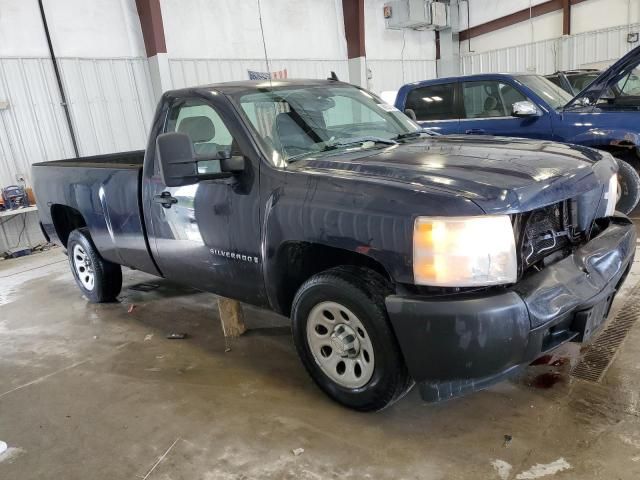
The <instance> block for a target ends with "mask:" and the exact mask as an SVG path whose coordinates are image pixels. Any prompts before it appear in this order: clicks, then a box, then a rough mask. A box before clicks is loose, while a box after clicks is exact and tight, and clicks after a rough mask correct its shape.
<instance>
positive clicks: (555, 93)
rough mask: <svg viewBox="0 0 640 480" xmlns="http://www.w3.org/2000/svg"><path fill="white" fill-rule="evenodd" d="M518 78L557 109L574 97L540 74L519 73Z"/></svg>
mask: <svg viewBox="0 0 640 480" xmlns="http://www.w3.org/2000/svg"><path fill="white" fill-rule="evenodd" d="M516 79H517V80H518V81H519V82H520V83H522V84H524V85H525V86H527V87H529V88H530V89H531V90H532V91H533V92H534V93H535V94H536V95H538V96H539V97H540V98H541V99H543V100H544V101H545V102H547V103H548V104H549V106H550V107H551V108H553V109H555V110H558V109H560V108H562V107H564V106H565V105H566V104H567V103H569V102H570V101H571V99H572V98H573V97H572V96H571V95H570V94H569V93H567V92H566V91H565V90H563V89H562V88H560V87H559V86H557V85H555V84H554V83H553V82H551V81H549V80H548V79H546V78H544V77H541V76H540V75H519V76H517V77H516Z"/></svg>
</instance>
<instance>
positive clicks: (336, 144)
mask: <svg viewBox="0 0 640 480" xmlns="http://www.w3.org/2000/svg"><path fill="white" fill-rule="evenodd" d="M367 142H372V143H381V144H383V145H395V144H397V143H398V142H396V141H395V139H391V138H382V137H373V136H365V137H354V138H344V139H341V140H329V141H328V142H327V143H326V144H325V146H324V148H323V149H322V150H320V151H321V152H324V151H327V150H334V149H336V148H340V147H348V146H349V145H357V144H359V143H367Z"/></svg>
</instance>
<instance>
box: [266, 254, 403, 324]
mask: <svg viewBox="0 0 640 480" xmlns="http://www.w3.org/2000/svg"><path fill="white" fill-rule="evenodd" d="M339 266H357V267H364V268H368V269H371V270H373V271H375V272H377V273H379V274H380V275H381V276H382V277H383V278H385V279H386V280H388V281H389V282H390V283H393V279H392V278H391V275H390V274H389V272H388V271H387V269H386V268H385V267H384V265H382V263H380V262H379V261H377V260H376V259H374V258H372V257H371V256H369V255H365V254H363V253H359V252H355V251H351V250H346V249H342V248H337V247H332V246H329V245H325V244H321V243H314V242H306V241H287V242H284V243H282V244H281V245H280V247H279V248H278V251H277V253H276V255H275V257H274V261H273V262H272V264H271V266H270V275H268V277H267V278H268V280H267V281H268V282H269V283H270V284H271V287H272V291H273V292H274V295H275V299H274V300H275V302H274V303H275V305H273V306H274V307H275V308H276V310H278V311H279V312H280V313H282V314H283V315H287V316H288V315H289V314H290V313H291V305H292V302H293V298H294V297H295V294H296V292H297V291H298V289H299V288H300V286H301V285H302V284H303V283H304V282H305V281H306V280H308V279H309V278H310V277H311V276H313V275H315V274H317V273H320V272H322V271H324V270H328V269H330V268H334V267H339Z"/></svg>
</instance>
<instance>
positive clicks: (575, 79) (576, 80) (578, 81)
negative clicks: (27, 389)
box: [567, 72, 600, 93]
mask: <svg viewBox="0 0 640 480" xmlns="http://www.w3.org/2000/svg"><path fill="white" fill-rule="evenodd" d="M599 75H600V74H599V73H598V72H594V73H578V74H575V75H567V79H568V80H569V83H570V84H571V86H572V87H573V91H574V92H575V93H579V92H581V91H582V90H584V89H585V88H587V87H588V86H589V84H590V83H591V82H593V81H594V80H595V79H596V78H598V76H599Z"/></svg>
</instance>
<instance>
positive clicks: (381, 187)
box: [33, 80, 636, 411]
mask: <svg viewBox="0 0 640 480" xmlns="http://www.w3.org/2000/svg"><path fill="white" fill-rule="evenodd" d="M617 168H618V167H617V164H616V162H615V160H614V159H613V157H612V156H611V155H609V154H608V153H606V152H601V151H598V150H592V149H589V148H585V147H580V146H568V145H562V144H556V143H553V142H548V141H547V142H542V141H532V140H514V139H501V138H491V137H475V138H471V137H465V136H457V137H439V136H429V135H427V134H425V133H423V132H422V129H421V128H420V127H419V125H417V124H416V123H415V122H413V121H412V120H411V119H409V118H408V117H407V116H405V115H404V114H403V113H401V112H399V111H398V110H396V109H395V108H394V107H392V106H390V105H387V104H385V103H384V102H383V101H382V100H380V99H379V98H378V97H377V96H375V95H374V94H372V93H369V92H367V91H365V90H362V89H360V88H357V87H354V86H351V85H348V84H344V83H341V82H338V81H320V80H304V81H303V80H298V81H292V80H287V81H280V80H279V81H273V82H269V81H262V82H236V83H227V84H219V85H210V86H205V87H199V88H189V89H185V90H177V91H170V92H167V93H165V94H164V95H163V96H162V98H161V100H160V104H159V106H158V109H157V111H156V115H155V119H154V121H153V124H152V128H151V132H150V138H149V142H148V145H147V149H146V151H136V152H128V153H121V154H111V155H103V156H97V157H85V158H79V159H70V160H59V161H53V162H46V163H39V164H35V165H34V167H33V178H34V179H35V190H36V193H37V199H38V208H39V210H38V211H39V215H40V219H41V223H42V226H43V231H44V232H45V234H46V235H47V236H49V237H50V238H51V240H53V241H55V242H58V243H59V244H61V245H63V246H64V247H65V248H66V250H67V252H68V256H69V265H70V268H71V272H72V273H73V275H74V277H75V281H76V283H77V285H78V287H79V288H80V290H81V291H82V293H83V294H84V295H85V296H86V297H87V298H88V299H89V300H90V301H92V302H104V301H113V300H116V298H117V296H118V294H119V292H120V288H121V285H122V271H121V266H122V265H123V266H127V267H131V268H136V269H139V270H142V271H144V272H148V273H150V274H153V275H158V276H162V277H166V278H167V279H170V280H174V281H177V282H181V283H184V284H186V285H190V286H192V287H195V288H197V289H201V290H204V291H209V292H214V293H217V294H219V295H224V296H226V297H231V298H235V299H238V300H240V301H243V302H247V303H251V304H253V305H257V306H260V307H264V308H267V309H271V310H274V311H276V312H279V313H281V314H283V315H287V316H290V317H291V321H292V330H293V338H294V342H295V345H296V348H297V350H298V353H299V355H300V358H301V360H302V362H303V364H304V366H305V367H306V369H307V370H308V372H309V374H310V376H311V378H312V379H313V380H314V381H315V382H316V383H317V384H318V386H319V387H320V388H321V389H322V390H323V391H324V392H326V393H327V394H328V395H329V396H331V397H332V398H333V399H335V400H336V401H338V402H340V403H342V404H344V405H347V406H349V407H351V408H354V409H358V410H363V411H367V410H377V409H381V408H384V407H386V406H387V405H390V404H391V403H393V402H394V401H395V400H397V399H399V398H401V397H402V396H403V395H404V394H405V393H406V392H407V391H408V390H409V389H410V388H411V387H412V386H413V385H414V383H418V385H419V386H420V391H421V393H422V395H423V397H424V398H425V399H427V400H431V401H436V400H441V399H446V398H450V397H452V396H455V395H460V394H463V393H465V392H470V391H473V390H478V389H481V388H484V387H486V386H488V385H490V384H492V383H494V382H496V381H498V380H500V379H502V378H504V377H505V376H506V375H508V374H511V373H512V372H515V371H517V370H518V369H519V368H521V367H522V366H526V365H528V364H529V363H530V362H531V361H532V360H533V359H535V358H537V357H538V356H539V355H541V354H543V353H545V352H548V351H551V350H553V349H554V348H556V347H557V346H559V345H561V344H563V343H564V342H567V341H570V340H573V341H582V340H584V339H587V338H589V337H590V336H591V335H593V333H594V331H596V330H597V329H598V328H599V327H600V326H601V325H602V324H603V323H604V321H605V319H606V317H607V313H608V310H609V307H610V305H611V302H612V300H613V297H614V295H615V292H616V291H617V289H618V288H619V286H620V284H621V283H622V282H623V281H624V279H625V276H626V274H627V273H628V271H629V268H630V265H631V263H632V261H633V256H634V253H635V245H636V233H635V229H634V227H633V225H632V224H631V223H630V222H629V220H628V219H627V218H626V217H625V216H624V215H621V214H618V213H614V206H615V198H616V188H617V182H616V181H615V173H616V171H617ZM256 361H259V360H256Z"/></svg>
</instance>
